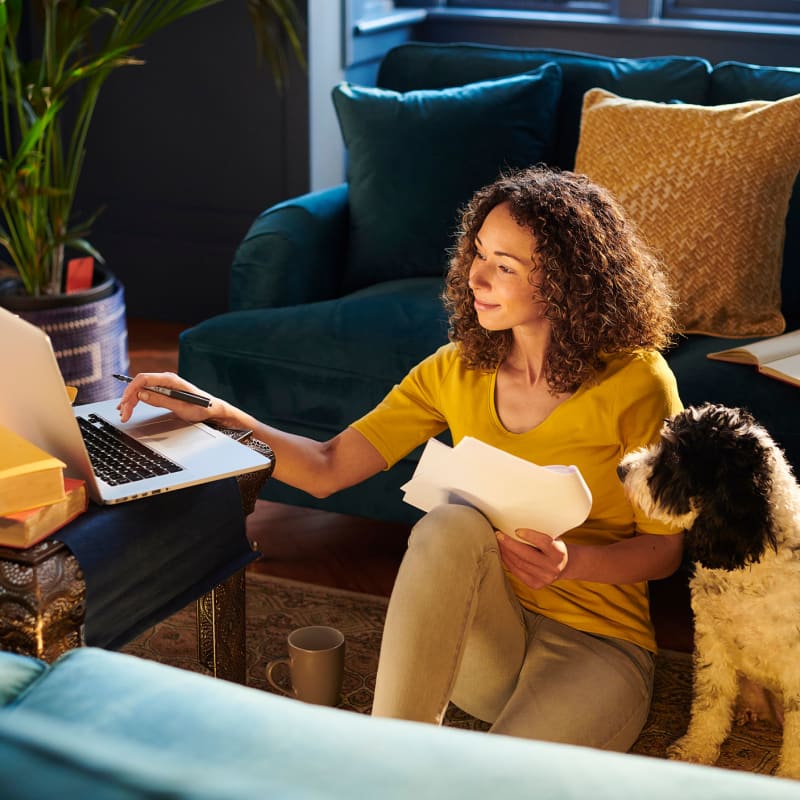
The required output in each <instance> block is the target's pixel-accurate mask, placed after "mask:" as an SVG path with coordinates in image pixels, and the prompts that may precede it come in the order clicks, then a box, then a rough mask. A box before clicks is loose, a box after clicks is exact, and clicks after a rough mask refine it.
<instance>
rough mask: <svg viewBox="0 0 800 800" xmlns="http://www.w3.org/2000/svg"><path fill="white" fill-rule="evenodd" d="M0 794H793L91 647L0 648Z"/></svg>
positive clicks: (772, 784) (64, 799) (768, 799)
mask: <svg viewBox="0 0 800 800" xmlns="http://www.w3.org/2000/svg"><path fill="white" fill-rule="evenodd" d="M0 796H2V797H3V798H4V800H51V799H54V798H58V800H73V799H74V800H78V799H80V800H89V798H91V800H133V799H134V798H166V797H169V798H203V799H206V798H208V799H209V800H210V799H211V798H215V799H219V800H221V799H223V798H247V800H252V798H256V797H269V798H293V799H294V798H298V799H299V798H343V799H344V798H346V799H347V800H352V798H383V799H386V800H388V799H390V798H409V797H414V798H428V797H430V798H437V800H438V798H443V797H458V798H461V800H469V798H476V800H487V798H520V797H539V798H564V799H565V800H566V799H569V800H585V798H587V797H591V798H596V800H600V799H601V798H606V797H608V798H611V797H614V798H616V797H647V798H648V799H649V800H659V799H663V800H674V798H676V797H679V798H681V800H693V798H696V799H697V800H714V799H715V798H725V799H726V800H732V799H733V798H743V800H744V799H745V798H746V799H747V800H752V799H753V798H759V800H773V798H774V800H780V798H797V797H798V796H800V785H799V784H798V783H796V782H794V781H788V780H783V779H779V778H771V777H765V776H756V775H750V774H746V773H740V772H733V771H731V770H724V769H718V768H716V767H699V766H695V765H690V764H681V763H677V762H671V761H662V760H659V759H654V758H646V757H644V756H635V755H626V754H613V753H605V752H601V751H596V750H590V749H585V748H578V747H570V746H565V745H554V744H548V743H541V742H532V741H526V740H522V739H513V738H510V737H502V736H489V735H486V734H482V733H474V732H468V731H462V730H457V729H443V728H437V727H434V726H430V725H422V724H419V723H410V722H401V721H395V720H378V719H372V718H371V717H367V716H362V715H359V714H355V713H353V712H349V711H341V710H338V709H329V708H322V707H319V706H311V705H306V704H304V703H301V702H299V701H296V700H290V699H287V698H284V697H279V696H276V695H271V694H267V693H265V692H260V691H257V690H255V689H248V688H245V687H242V686H239V685H237V684H232V683H227V682H225V681H220V680H216V679H214V678H210V677H206V676H204V675H198V674H194V673H189V672H185V671H183V670H178V669H175V668H172V667H166V666H162V665H159V664H156V663H153V662H149V661H144V660H140V659H137V658H134V657H132V656H127V655H122V654H119V653H112V652H107V651H104V650H97V649H93V648H84V649H79V650H72V651H70V652H69V653H67V654H65V655H64V656H62V657H61V658H60V659H59V660H58V661H56V662H55V663H54V664H52V665H47V664H45V663H43V662H40V661H36V660H34V659H31V658H27V657H24V656H18V655H12V654H9V653H0Z"/></svg>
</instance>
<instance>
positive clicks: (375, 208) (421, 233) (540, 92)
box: [333, 64, 561, 291]
mask: <svg viewBox="0 0 800 800" xmlns="http://www.w3.org/2000/svg"><path fill="white" fill-rule="evenodd" d="M560 95H561V70H560V68H559V67H558V66H557V65H555V64H545V65H543V66H541V67H539V68H538V69H535V70H532V71H529V72H523V73H521V74H518V75H513V76H510V77H507V78H502V79H499V80H492V81H479V82H476V83H469V84H467V85H464V86H458V87H451V88H445V89H441V90H414V91H409V92H395V91H391V90H386V89H378V88H366V87H359V86H353V85H351V84H347V83H344V84H340V85H339V86H337V87H335V88H334V90H333V101H334V105H335V108H336V112H337V115H338V117H339V123H340V126H341V130H342V135H343V137H344V141H345V145H346V147H347V158H348V165H347V178H348V184H349V203H350V223H349V235H350V242H349V247H348V263H347V265H346V271H345V275H344V285H343V287H342V288H343V290H344V291H352V290H354V289H358V288H361V287H363V286H369V285H372V284H375V283H379V282H381V281H386V280H392V279H396V278H410V277H426V276H427V277H430V276H442V275H443V274H444V271H445V268H446V264H447V251H448V249H449V248H450V247H451V246H452V244H453V233H454V231H455V229H456V226H457V222H458V211H459V209H460V207H462V206H463V205H465V204H466V203H467V202H468V201H469V199H470V197H471V196H472V194H473V193H474V192H475V190H476V189H479V188H480V187H481V186H483V185H485V184H487V183H490V182H491V181H493V180H494V179H495V178H496V177H497V176H498V174H499V173H500V172H501V170H503V169H505V168H514V167H523V166H527V165H529V164H533V163H536V162H539V161H545V162H549V161H552V159H553V147H554V142H555V117H556V109H557V107H558V99H559V97H560Z"/></svg>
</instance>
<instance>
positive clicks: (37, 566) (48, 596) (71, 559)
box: [0, 434, 275, 683]
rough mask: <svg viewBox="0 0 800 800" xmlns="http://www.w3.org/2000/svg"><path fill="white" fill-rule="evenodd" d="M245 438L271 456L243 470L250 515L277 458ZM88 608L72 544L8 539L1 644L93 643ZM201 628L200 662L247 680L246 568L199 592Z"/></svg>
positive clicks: (43, 647) (42, 647) (0, 564)
mask: <svg viewBox="0 0 800 800" xmlns="http://www.w3.org/2000/svg"><path fill="white" fill-rule="evenodd" d="M232 435H233V434H232ZM243 443H244V444H247V445H248V446H249V447H252V448H253V449H256V450H258V451H259V452H261V453H262V454H264V455H265V456H266V457H267V458H269V459H270V465H269V466H268V467H267V468H265V469H262V470H258V471H256V472H251V473H247V474H246V475H241V476H239V477H238V478H237V483H238V485H239V492H240V494H241V497H242V508H243V510H244V513H245V515H247V514H250V513H252V511H253V509H254V507H255V501H256V499H257V498H258V493H259V491H260V490H261V487H262V486H263V484H264V483H265V481H266V480H267V478H268V477H269V476H270V475H271V474H272V469H273V467H274V463H275V460H274V455H273V453H272V450H271V448H270V447H269V446H268V445H266V444H264V443H263V442H261V441H259V440H257V439H253V438H252V437H249V438H248V439H245V440H243ZM85 614H86V584H85V582H84V576H83V572H82V570H81V568H80V564H79V563H78V560H77V559H76V558H75V556H74V555H73V554H72V553H71V552H70V550H69V549H68V548H67V547H66V545H64V544H62V543H61V542H59V541H57V540H55V539H46V540H44V541H42V542H39V543H38V544H36V545H34V546H33V547H30V548H28V549H27V550H17V549H14V548H9V547H0V650H6V651H10V652H14V653H21V654H24V655H31V656H36V657H37V658H41V659H43V660H45V661H53V660H54V659H56V658H58V656H60V655H61V654H62V653H64V652H66V651H67V650H71V649H72V648H74V647H80V646H82V645H83V644H85V640H84V630H83V628H84V619H85ZM197 634H198V658H199V660H200V662H201V663H202V664H203V665H204V666H205V667H206V668H207V669H208V670H209V671H210V672H211V673H212V674H213V675H215V676H217V677H220V678H225V679H227V680H232V681H236V682H238V683H244V682H245V676H246V663H245V657H246V649H245V648H246V643H245V580H244V570H240V571H239V572H238V573H236V574H234V575H233V576H231V577H230V578H228V579H227V580H225V581H223V582H222V583H220V584H219V585H217V586H216V587H214V588H213V589H211V591H209V592H207V593H206V594H205V595H203V596H202V597H201V598H199V599H198V600H197Z"/></svg>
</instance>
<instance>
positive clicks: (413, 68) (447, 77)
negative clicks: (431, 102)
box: [377, 42, 711, 169]
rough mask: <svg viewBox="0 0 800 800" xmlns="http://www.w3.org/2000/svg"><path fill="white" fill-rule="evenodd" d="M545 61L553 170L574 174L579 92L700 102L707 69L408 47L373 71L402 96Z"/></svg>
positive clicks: (686, 63)
mask: <svg viewBox="0 0 800 800" xmlns="http://www.w3.org/2000/svg"><path fill="white" fill-rule="evenodd" d="M548 62H555V63H557V64H558V65H559V66H560V67H561V71H562V74H563V81H562V84H563V89H562V93H561V99H560V101H559V109H558V125H557V144H556V156H555V163H556V164H557V165H558V166H560V167H562V168H563V169H572V167H573V165H574V163H575V150H576V148H577V146H578V127H579V124H580V118H581V104H582V102H583V95H584V93H585V92H586V91H587V90H588V89H591V88H593V87H600V88H603V89H608V90H609V91H612V92H614V93H616V94H620V95H624V96H626V97H637V98H641V99H643V100H659V101H664V102H666V101H669V100H681V101H683V102H685V103H705V102H706V100H707V96H708V87H709V73H710V71H711V65H710V64H709V62H708V61H706V60H705V59H702V58H692V57H684V56H659V57H655V58H611V57H608V56H602V55H594V54H590V53H578V52H571V51H567V50H553V49H544V48H532V49H523V48H514V47H495V46H491V45H481V44H427V43H419V42H412V43H409V44H403V45H400V46H399V47H396V48H394V49H393V50H390V51H389V52H388V53H387V54H386V55H385V56H384V58H383V60H382V61H381V64H380V68H379V71H378V77H377V83H378V86H382V87H385V88H387V89H394V90H395V91H398V92H407V91H410V90H411V89H440V88H443V87H445V86H458V85H459V84H462V83H468V82H471V81H482V80H490V79H496V78H499V77H502V76H504V75H513V74H515V73H519V72H524V71H526V70H530V69H533V68H535V67H538V66H540V65H542V64H545V63H548Z"/></svg>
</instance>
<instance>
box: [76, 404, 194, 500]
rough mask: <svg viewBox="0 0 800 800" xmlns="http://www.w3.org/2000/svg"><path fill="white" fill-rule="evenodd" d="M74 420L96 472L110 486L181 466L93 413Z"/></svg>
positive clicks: (165, 472) (180, 468)
mask: <svg viewBox="0 0 800 800" xmlns="http://www.w3.org/2000/svg"><path fill="white" fill-rule="evenodd" d="M76 419H77V420H78V427H79V428H80V429H81V434H82V435H83V441H84V443H85V444H86V449H87V450H88V451H89V459H90V461H91V462H92V469H93V470H94V473H95V475H96V476H97V477H98V478H100V479H101V480H104V481H105V482H106V483H108V484H110V485H111V486H118V485H120V484H122V483H133V482H134V481H143V480H145V478H153V477H155V476H157V475H167V474H168V473H170V472H180V471H181V470H182V469H183V467H181V466H179V465H178V464H176V463H175V462H174V461H170V460H169V459H168V458H166V457H164V456H162V455H161V454H160V453H157V452H156V451H155V450H153V449H151V448H150V447H148V446H147V445H144V444H142V443H141V442H139V441H137V440H136V439H134V438H133V437H132V436H129V435H128V434H127V433H123V432H122V431H121V430H119V429H117V428H115V427H114V426H113V425H111V424H109V423H108V422H106V421H105V420H104V419H102V418H101V417H98V416H97V415H96V414H89V416H88V417H76Z"/></svg>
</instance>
